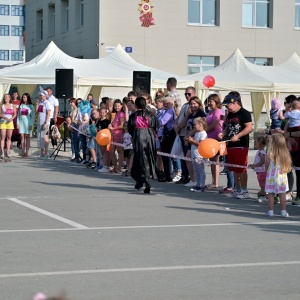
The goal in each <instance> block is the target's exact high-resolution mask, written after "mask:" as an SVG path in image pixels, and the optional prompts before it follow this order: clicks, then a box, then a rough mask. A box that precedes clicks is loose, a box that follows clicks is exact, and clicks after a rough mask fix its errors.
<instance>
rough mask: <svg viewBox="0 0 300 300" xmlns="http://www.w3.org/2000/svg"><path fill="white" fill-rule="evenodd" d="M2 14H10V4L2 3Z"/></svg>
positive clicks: (0, 12) (0, 10) (0, 14)
mask: <svg viewBox="0 0 300 300" xmlns="http://www.w3.org/2000/svg"><path fill="white" fill-rule="evenodd" d="M0 16H9V5H0Z"/></svg>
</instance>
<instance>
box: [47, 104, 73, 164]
mask: <svg viewBox="0 0 300 300" xmlns="http://www.w3.org/2000/svg"><path fill="white" fill-rule="evenodd" d="M66 101H67V99H66V98H64V122H63V124H64V134H63V138H62V141H61V142H60V143H59V144H58V145H57V147H56V149H55V150H54V151H53V152H52V153H51V155H50V158H52V156H53V157H54V158H53V159H54V160H55V159H56V157H57V156H58V153H59V151H64V152H66V143H69V144H70V145H71V142H70V141H69V140H68V139H67V138H66V130H67V126H66V117H67V104H66ZM49 131H50V130H49ZM62 146H64V148H63V150H61V147H62Z"/></svg>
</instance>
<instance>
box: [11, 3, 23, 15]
mask: <svg viewBox="0 0 300 300" xmlns="http://www.w3.org/2000/svg"><path fill="white" fill-rule="evenodd" d="M11 15H12V16H24V6H23V5H12V6H11Z"/></svg>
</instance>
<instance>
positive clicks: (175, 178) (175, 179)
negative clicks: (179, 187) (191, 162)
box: [173, 174, 181, 182]
mask: <svg viewBox="0 0 300 300" xmlns="http://www.w3.org/2000/svg"><path fill="white" fill-rule="evenodd" d="M180 179H181V175H180V174H176V175H175V176H174V177H173V182H177V181H179V180H180Z"/></svg>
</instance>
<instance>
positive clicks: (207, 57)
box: [0, 0, 300, 75]
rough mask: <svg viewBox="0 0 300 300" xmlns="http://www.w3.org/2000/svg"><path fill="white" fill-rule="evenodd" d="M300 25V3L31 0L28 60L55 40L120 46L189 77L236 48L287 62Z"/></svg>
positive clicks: (79, 46)
mask: <svg viewBox="0 0 300 300" xmlns="http://www.w3.org/2000/svg"><path fill="white" fill-rule="evenodd" d="M0 1H1V0H0ZM2 2H3V1H2ZM6 2H7V1H6ZM148 5H149V6H148ZM139 9H140V10H139ZM142 9H144V10H142ZM147 16H150V17H151V18H153V19H154V20H152V21H151V20H150V21H149V20H148V21H147ZM140 17H141V18H140ZM143 18H144V19H143ZM145 18H146V19H145ZM141 20H142V21H144V20H146V22H142V21H141ZM147 22H148V23H147ZM151 22H152V23H151ZM145 24H146V25H145ZM141 25H143V26H141ZM299 30H300V0H290V1H285V0H276V1H274V0H230V1H229V0H227V1H226V0H223V1H221V0H172V1H170V0H159V1H158V0H152V1H148V0H147V1H141V0H136V1H123V0H115V1H112V0H101V1H100V0H72V1H71V0H52V1H50V2H49V1H41V0H40V1H39V0H27V3H26V32H27V44H26V50H27V51H26V59H27V60H29V59H32V58H33V57H35V56H36V55H38V54H40V53H41V52H42V51H43V50H44V48H45V47H46V46H47V45H48V44H49V42H50V41H51V40H53V41H54V42H55V43H56V44H57V45H58V47H59V48H61V49H62V50H63V51H64V52H66V53H67V54H69V55H71V56H73V57H79V58H98V57H102V56H105V55H107V54H108V53H109V51H111V50H112V49H113V47H115V46H116V45H117V44H118V43H120V44H121V45H122V46H124V47H127V48H126V49H127V51H128V52H129V53H130V55H131V56H132V57H133V58H134V59H135V60H137V61H138V62H140V63H142V64H145V65H149V66H151V67H156V68H159V69H163V70H166V71H169V72H173V73H176V74H180V75H185V74H190V73H195V72H199V71H203V70H208V69H210V68H213V67H215V66H217V65H218V64H219V63H222V62H223V61H224V60H225V59H227V58H228V57H229V56H230V55H231V54H232V53H233V52H234V51H235V50H236V49H237V48H240V50H241V51H242V53H243V54H244V56H246V57H247V58H249V60H250V61H251V62H254V63H258V64H263V65H272V64H274V65H276V64H279V63H282V62H283V61H285V60H286V59H288V58H289V57H290V55H291V54H292V53H293V52H295V51H299V39H300V31H299Z"/></svg>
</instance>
